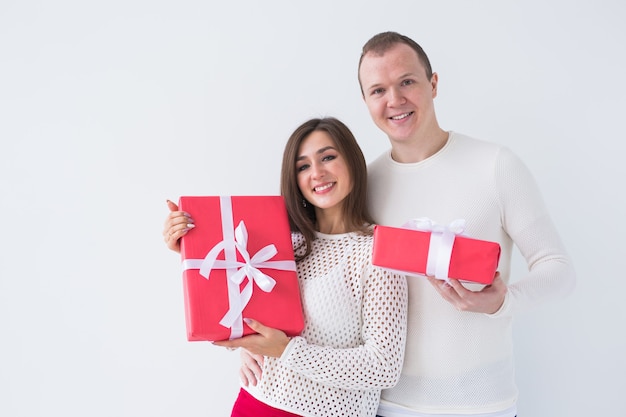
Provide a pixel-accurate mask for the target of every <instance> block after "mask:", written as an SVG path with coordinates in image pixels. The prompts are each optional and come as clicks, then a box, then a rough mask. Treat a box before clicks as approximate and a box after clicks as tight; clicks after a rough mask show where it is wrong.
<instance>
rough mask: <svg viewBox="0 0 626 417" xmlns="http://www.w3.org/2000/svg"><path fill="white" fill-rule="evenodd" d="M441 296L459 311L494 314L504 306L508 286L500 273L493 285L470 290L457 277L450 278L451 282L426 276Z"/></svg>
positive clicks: (497, 274)
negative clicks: (478, 289)
mask: <svg viewBox="0 0 626 417" xmlns="http://www.w3.org/2000/svg"><path fill="white" fill-rule="evenodd" d="M426 278H428V281H430V283H431V284H432V286H433V287H435V289H436V290H437V292H438V293H439V294H441V296H442V297H443V298H444V299H445V300H446V301H448V302H449V303H450V304H452V305H453V306H454V307H456V309H457V310H459V311H472V312H474V313H485V314H493V313H495V312H496V311H498V310H499V309H500V307H502V304H503V303H504V297H505V295H506V291H507V287H506V284H505V283H504V281H502V278H500V273H499V272H496V276H495V278H494V280H493V283H492V284H491V285H487V286H486V287H484V288H483V289H482V290H480V291H470V290H468V289H467V288H465V287H464V286H463V284H461V283H460V282H459V281H458V280H456V279H449V283H448V282H446V281H442V280H440V279H437V278H434V277H426Z"/></svg>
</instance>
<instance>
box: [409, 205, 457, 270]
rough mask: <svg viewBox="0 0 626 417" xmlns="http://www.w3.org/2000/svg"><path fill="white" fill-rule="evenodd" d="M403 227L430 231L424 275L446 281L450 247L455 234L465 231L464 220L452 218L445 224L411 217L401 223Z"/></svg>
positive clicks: (452, 244) (425, 218)
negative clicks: (451, 220) (452, 219)
mask: <svg viewBox="0 0 626 417" xmlns="http://www.w3.org/2000/svg"><path fill="white" fill-rule="evenodd" d="M402 227H403V228H405V229H415V230H419V231H423V232H431V235H430V244H429V246H428V260H427V262H426V275H428V276H431V277H432V276H434V277H435V278H437V279H440V280H444V281H446V282H447V281H448V280H449V279H450V277H449V275H448V273H449V270H450V259H451V256H452V247H453V246H454V240H455V239H456V237H457V236H462V235H463V233H464V232H465V220H463V219H457V220H454V221H453V222H452V223H450V224H449V225H447V226H443V225H440V224H437V223H435V222H434V221H432V220H431V219H429V218H428V217H420V218H417V219H412V220H409V221H408V222H406V223H405V224H403V225H402Z"/></svg>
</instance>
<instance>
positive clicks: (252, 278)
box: [183, 196, 296, 339]
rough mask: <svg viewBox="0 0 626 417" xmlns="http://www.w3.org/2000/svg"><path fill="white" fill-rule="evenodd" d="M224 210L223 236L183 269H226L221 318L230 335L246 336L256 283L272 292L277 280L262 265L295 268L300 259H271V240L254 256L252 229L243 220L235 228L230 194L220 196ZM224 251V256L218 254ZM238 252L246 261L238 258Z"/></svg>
mask: <svg viewBox="0 0 626 417" xmlns="http://www.w3.org/2000/svg"><path fill="white" fill-rule="evenodd" d="M220 211H221V215H222V234H223V238H224V239H223V240H222V241H221V242H219V243H218V244H216V245H215V246H214V247H213V248H212V249H211V250H210V251H209V252H208V253H207V254H206V256H205V257H204V258H203V259H185V260H184V261H183V270H187V269H199V270H200V275H201V276H203V277H204V278H206V279H207V280H208V279H209V276H210V274H211V270H213V269H225V270H226V279H227V287H228V305H229V310H228V311H227V312H226V314H225V315H224V317H222V319H221V320H220V324H221V325H222V326H224V327H228V328H230V338H231V339H236V338H238V337H241V336H243V316H242V313H243V310H244V308H245V307H246V305H248V302H249V301H250V299H251V298H252V293H253V290H254V283H256V285H257V286H258V287H259V288H260V289H261V290H262V291H265V292H271V291H272V289H273V288H274V285H276V281H275V280H274V279H273V278H272V277H270V276H269V275H267V274H265V273H263V272H261V271H260V270H259V268H270V269H280V270H284V271H295V270H296V263H295V261H293V260H287V261H270V259H271V258H273V257H274V256H275V255H276V254H277V253H278V251H277V249H276V246H275V245H274V244H269V245H267V246H265V247H263V248H262V249H260V250H259V251H258V252H257V253H255V254H254V255H253V256H250V254H249V253H248V249H247V246H248V230H247V228H246V225H245V223H244V222H243V221H241V222H239V225H238V226H237V228H234V222H233V208H232V201H231V199H230V197H224V196H222V197H220ZM222 251H224V258H225V259H224V260H220V259H217V256H218V255H219V254H220V253H221V252H222ZM237 252H239V253H240V254H241V256H242V258H243V259H244V262H241V261H238V260H237ZM245 277H248V283H247V284H246V285H245V287H244V288H243V289H242V290H241V291H240V284H241V283H242V282H243V280H244V278H245Z"/></svg>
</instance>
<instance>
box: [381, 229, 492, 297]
mask: <svg viewBox="0 0 626 417" xmlns="http://www.w3.org/2000/svg"><path fill="white" fill-rule="evenodd" d="M450 249H451V250H450ZM499 259H500V245H499V244H498V243H497V242H489V241H485V240H478V239H473V238H470V237H467V236H464V235H460V234H455V232H454V231H451V230H450V229H449V228H446V227H436V228H434V229H433V230H416V229H410V228H405V227H389V226H380V225H376V226H375V227H374V244H373V252H372V263H373V264H374V265H376V266H379V267H382V268H386V269H391V270H394V271H398V272H402V273H406V274H417V275H431V276H435V277H437V278H439V279H444V280H447V279H448V278H454V279H458V280H460V281H467V282H475V283H479V284H484V285H489V284H491V283H492V282H493V279H494V276H495V273H496V270H497V268H498V261H499Z"/></svg>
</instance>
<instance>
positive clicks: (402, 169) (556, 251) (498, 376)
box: [241, 32, 575, 417]
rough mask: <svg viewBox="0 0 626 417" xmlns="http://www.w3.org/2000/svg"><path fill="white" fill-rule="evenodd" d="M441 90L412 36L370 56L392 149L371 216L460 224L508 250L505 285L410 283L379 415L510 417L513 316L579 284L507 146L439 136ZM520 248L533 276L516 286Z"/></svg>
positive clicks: (380, 172) (251, 375)
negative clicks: (396, 364)
mask: <svg viewBox="0 0 626 417" xmlns="http://www.w3.org/2000/svg"><path fill="white" fill-rule="evenodd" d="M438 81H439V79H438V75H437V74H436V73H433V72H432V69H431V65H430V62H429V60H428V57H427V55H426V54H425V53H424V51H423V50H422V48H421V47H420V46H419V45H418V44H417V43H415V42H414V41H413V40H411V39H410V38H408V37H406V36H403V35H400V34H398V33H395V32H385V33H380V34H378V35H375V36H374V37H373V38H372V39H370V40H369V41H368V42H367V43H366V44H365V46H364V47H363V52H362V55H361V60H360V62H359V82H360V85H361V91H362V95H363V99H364V101H365V104H366V105H367V108H368V110H369V112H370V115H371V117H372V120H373V121H374V123H375V124H376V125H377V126H378V127H379V128H380V129H381V130H382V131H383V132H384V133H385V134H387V136H388V138H389V141H390V143H391V150H390V151H387V152H385V153H383V154H382V155H381V156H380V157H378V159H376V160H375V161H374V162H372V163H371V164H370V166H369V168H368V170H369V174H368V175H369V178H368V184H369V190H368V197H369V206H370V210H371V213H372V214H373V216H374V219H375V220H376V221H377V222H378V223H380V224H385V225H391V226H399V225H401V224H403V223H405V222H406V221H407V220H410V219H413V218H416V217H429V218H430V219H432V220H433V221H435V222H436V223H438V224H441V225H447V224H449V223H451V222H452V221H454V220H456V219H464V220H465V221H466V230H465V232H466V234H467V235H469V236H471V237H473V238H476V239H482V240H489V241H494V242H498V243H499V244H500V245H501V248H502V253H501V257H500V263H499V266H498V270H499V273H498V274H496V278H495V279H494V281H493V284H492V285H490V286H485V287H482V286H479V285H476V284H474V285H471V284H467V283H464V284H461V283H460V282H459V281H458V280H454V279H450V280H449V282H446V281H441V280H437V279H435V278H430V277H428V278H424V277H409V278H408V286H409V312H408V324H407V326H408V332H407V344H406V349H405V359H404V365H403V371H402V375H401V377H400V381H399V383H398V384H397V385H396V386H395V387H393V388H390V389H386V390H383V394H382V399H381V404H380V407H379V410H378V414H379V415H380V416H382V417H396V416H421V417H424V416H439V417H441V416H442V415H443V416H447V417H454V416H468V415H472V416H481V417H514V416H515V415H516V413H517V410H516V401H517V388H516V386H515V381H514V369H513V362H514V361H513V349H512V335H511V324H512V318H513V315H514V313H518V312H521V311H524V310H527V309H529V308H532V307H535V306H537V305H539V304H541V303H544V302H547V301H550V300H554V299H557V298H559V297H562V296H564V295H566V294H568V293H569V292H570V291H571V290H572V289H573V287H574V284H575V274H574V270H573V268H572V265H571V261H570V259H569V257H568V255H567V253H566V251H565V249H564V247H563V245H562V243H561V241H560V238H559V235H558V233H557V231H556V230H555V228H554V226H553V224H552V221H551V219H550V216H549V214H548V212H547V210H546V207H545V205H544V203H543V200H542V196H541V194H540V192H539V189H538V187H537V185H536V184H535V181H534V179H533V177H532V175H531V174H530V172H529V171H528V170H527V168H526V167H525V165H524V164H523V163H522V162H521V161H520V160H519V159H518V158H517V157H516V156H515V155H514V154H513V153H512V152H511V151H510V150H508V149H506V148H504V147H502V146H499V145H496V144H492V143H488V142H484V141H481V140H477V139H473V138H470V137H468V136H465V135H462V134H459V133H457V132H452V131H445V130H443V129H442V128H441V127H440V126H439V123H438V122H437V117H436V114H435V108H434V99H435V97H436V96H437V84H438ZM514 245H515V246H517V247H518V248H519V250H520V252H521V254H522V255H523V256H524V258H525V259H526V261H527V264H528V272H527V274H525V276H523V277H516V278H517V279H516V280H515V281H511V279H510V262H511V253H512V249H513V246H514ZM242 359H243V361H244V366H242V369H241V373H242V380H243V381H244V383H255V380H256V378H258V377H260V368H259V367H258V366H257V365H256V363H254V362H253V361H252V360H251V358H250V357H249V356H247V355H245V354H242Z"/></svg>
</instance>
